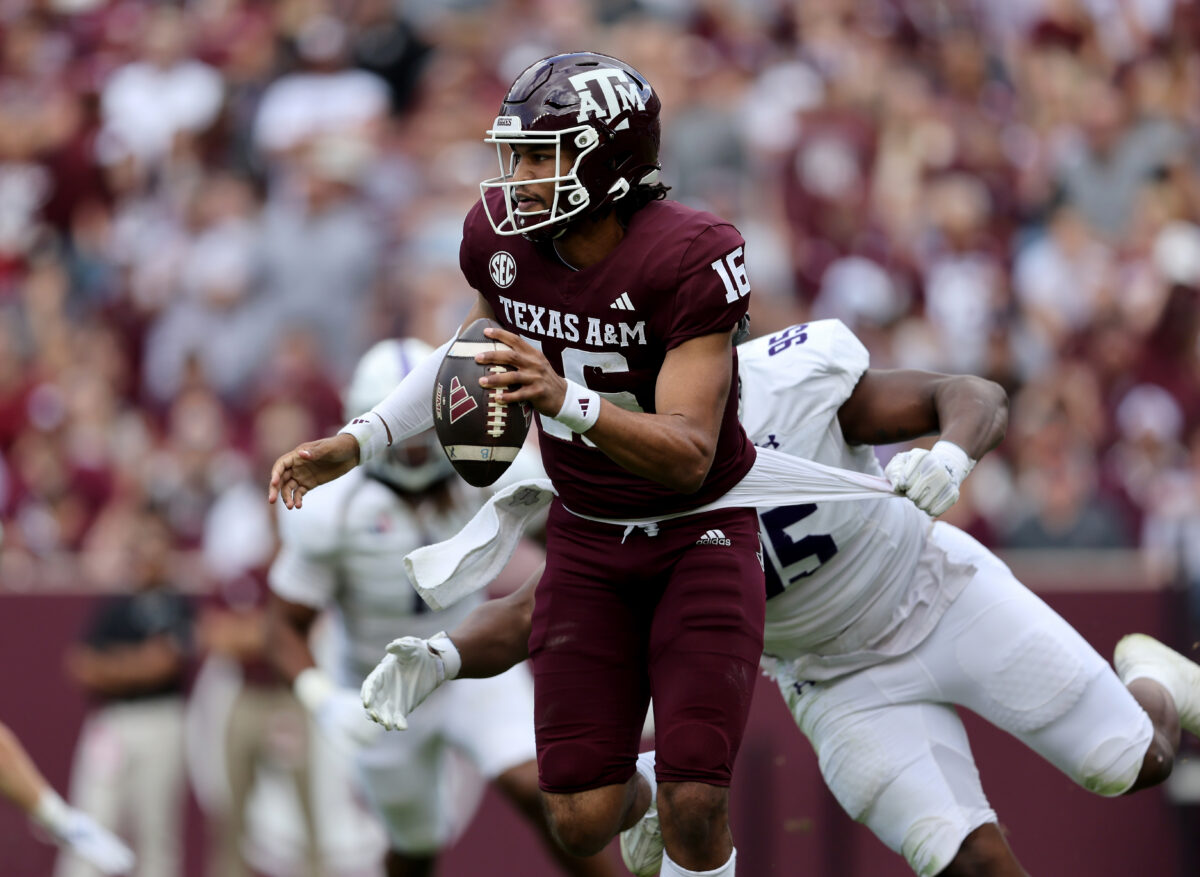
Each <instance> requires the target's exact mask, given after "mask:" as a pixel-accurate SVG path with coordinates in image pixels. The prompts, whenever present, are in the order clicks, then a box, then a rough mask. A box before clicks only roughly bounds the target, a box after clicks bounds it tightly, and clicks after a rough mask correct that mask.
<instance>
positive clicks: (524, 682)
mask: <svg viewBox="0 0 1200 877" xmlns="http://www.w3.org/2000/svg"><path fill="white" fill-rule="evenodd" d="M445 694H446V697H445V699H446V701H447V703H446V715H447V716H452V717H453V719H451V721H449V722H448V723H447V724H446V737H447V739H449V740H450V741H451V742H452V743H453V744H454V745H456V746H457V747H459V748H460V749H461V750H462V751H463V752H464V753H465V754H466V756H467V757H468V758H469V759H470V760H471V761H472V763H474V764H475V766H476V767H477V768H478V769H479V772H480V773H481V774H482V775H483V777H484V778H485V779H488V780H491V781H492V782H494V783H495V785H496V788H497V789H498V790H499V791H500V793H501V794H503V795H504V797H505V798H506V799H508V801H509V802H510V803H511V804H512V805H513V806H514V807H515V808H516V809H517V810H518V811H519V812H520V813H521V815H522V816H524V817H525V818H526V819H527V820H528V821H529V822H530V824H531V825H532V826H533V828H534V829H535V830H536V831H537V832H538V834H539V835H540V836H541V838H542V839H543V840H544V842H545V845H546V848H547V850H548V851H549V853H550V854H551V855H552V856H553V857H554V858H555V859H556V860H557V861H558V863H559V866H560V868H561V870H562V871H563V873H565V874H575V875H579V877H610V875H612V877H615V875H616V873H617V872H616V870H615V868H614V866H613V865H612V863H611V861H610V860H609V859H608V858H607V857H605V856H604V854H603V853H600V854H597V855H594V856H587V857H577V856H572V855H570V854H568V853H567V852H566V851H565V850H563V849H562V847H561V846H560V845H559V844H557V843H556V842H555V841H554V838H553V836H552V835H551V833H550V824H549V822H548V821H547V819H546V811H545V808H544V807H543V806H542V795H541V791H540V789H539V788H538V768H537V745H536V743H535V741H534V732H533V677H532V676H530V674H529V668H528V667H526V666H524V665H519V666H516V667H513V668H511V669H509V670H507V671H505V672H504V673H502V674H500V675H499V676H496V677H494V678H491V679H461V680H458V681H457V682H455V684H454V685H453V686H451V687H450V688H449V689H447V690H446V691H445Z"/></svg>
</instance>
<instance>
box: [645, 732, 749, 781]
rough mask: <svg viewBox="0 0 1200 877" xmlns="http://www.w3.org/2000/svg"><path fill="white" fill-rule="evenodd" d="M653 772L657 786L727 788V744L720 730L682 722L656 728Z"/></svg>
mask: <svg viewBox="0 0 1200 877" xmlns="http://www.w3.org/2000/svg"><path fill="white" fill-rule="evenodd" d="M657 733H658V740H657V750H656V753H655V769H656V772H657V774H658V780H659V782H668V783H676V782H683V783H708V784H709V785H714V786H727V785H729V780H730V778H731V777H732V774H733V755H734V753H733V752H731V751H730V746H729V741H728V740H727V739H726V738H725V735H724V733H722V731H721V730H720V729H719V728H715V727H713V726H712V725H708V724H704V723H703V722H683V723H681V724H678V725H674V726H672V727H670V728H665V729H664V728H658V731H657Z"/></svg>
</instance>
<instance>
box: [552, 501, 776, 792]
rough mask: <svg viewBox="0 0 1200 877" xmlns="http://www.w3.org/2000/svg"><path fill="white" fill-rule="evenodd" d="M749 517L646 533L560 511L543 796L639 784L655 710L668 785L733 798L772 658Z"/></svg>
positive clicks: (734, 512)
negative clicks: (766, 652)
mask: <svg viewBox="0 0 1200 877" xmlns="http://www.w3.org/2000/svg"><path fill="white" fill-rule="evenodd" d="M760 551H761V549H760V547H759V540H758V518H757V515H756V514H755V512H754V511H753V510H752V509H723V510H721V511H716V512H707V513H705V514H702V515H690V516H687V517H682V518H675V519H672V520H669V521H664V522H662V523H661V524H659V525H658V527H657V529H656V531H655V528H650V529H649V530H648V529H647V528H644V527H638V528H634V529H633V530H632V531H630V532H626V528H625V527H623V526H618V525H613V524H602V523H598V522H595V521H589V520H586V519H584V518H580V517H577V516H575V515H573V514H571V513H570V512H568V511H567V510H566V509H564V508H563V507H562V505H561V503H559V502H557V501H556V502H555V503H554V505H553V506H552V507H551V510H550V518H549V524H548V530H547V561H546V570H545V572H544V573H543V575H542V580H541V582H540V583H539V584H538V588H537V592H536V602H535V606H534V612H533V629H532V631H531V633H530V639H529V655H530V659H531V662H532V666H533V675H534V686H535V688H534V702H535V718H536V725H537V750H538V772H539V776H540V784H541V787H542V789H543V790H544V791H547V792H554V793H571V792H581V791H585V790H587V789H593V788H599V787H600V786H606V785H612V784H615V783H623V782H625V781H626V780H628V779H629V777H630V776H632V775H633V771H634V762H635V760H636V758H637V753H638V745H639V742H640V739H641V730H642V726H643V722H644V719H645V715H646V707H647V704H648V702H649V700H650V698H651V696H653V698H654V724H655V748H656V750H657V754H656V766H657V774H658V779H659V781H660V782H702V783H708V784H711V785H717V786H727V785H729V781H730V778H731V776H732V773H733V763H734V759H735V757H736V756H737V751H738V746H739V745H740V743H741V739H742V732H743V731H744V729H745V725H746V718H747V715H748V714H749V710H750V698H751V695H752V694H753V692H754V683H755V679H756V677H757V673H758V659H759V656H760V654H761V653H762V630H763V615H764V611H765V600H766V598H765V589H764V586H763V569H762V561H761V554H760Z"/></svg>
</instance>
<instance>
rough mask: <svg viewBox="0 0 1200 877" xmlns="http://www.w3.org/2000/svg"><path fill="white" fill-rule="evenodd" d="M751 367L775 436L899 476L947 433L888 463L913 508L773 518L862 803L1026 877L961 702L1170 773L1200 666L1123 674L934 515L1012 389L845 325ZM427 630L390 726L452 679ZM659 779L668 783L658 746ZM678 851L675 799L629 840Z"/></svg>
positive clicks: (403, 656)
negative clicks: (664, 814)
mask: <svg viewBox="0 0 1200 877" xmlns="http://www.w3.org/2000/svg"><path fill="white" fill-rule="evenodd" d="M738 364H739V377H740V386H741V393H742V396H741V402H742V411H741V417H742V422H743V424H744V426H745V428H746V431H747V433H748V434H749V436H750V438H751V440H752V441H753V442H754V443H755V444H756V445H759V446H760V447H771V448H776V449H778V450H780V451H782V452H785V453H788V454H793V455H796V456H799V457H804V458H807V459H810V460H814V461H816V462H819V463H825V464H829V465H833V466H838V467H841V468H845V469H851V470H855V471H859V472H865V473H872V474H879V473H880V471H881V470H880V466H879V463H878V461H877V459H876V457H875V454H874V451H873V450H872V448H871V447H870V446H869V445H870V444H872V443H880V444H882V443H891V442H896V441H901V440H906V439H911V438H915V437H916V436H918V435H921V434H924V433H928V432H931V431H932V432H939V433H940V434H941V436H942V438H943V440H942V441H939V442H938V443H937V444H935V445H934V447H933V449H932V450H931V451H925V450H914V451H908V452H905V453H903V454H899V455H897V457H896V458H894V459H893V460H892V462H891V463H889V465H888V468H887V473H886V474H887V477H888V478H889V479H890V480H891V482H892V483H893V485H894V486H895V487H896V489H897V490H898V492H900V493H904V494H906V495H907V496H908V498H909V499H911V500H912V502H904V501H900V500H896V499H887V498H881V499H878V500H858V501H853V502H830V503H822V504H820V505H817V504H813V503H808V504H801V505H794V506H786V507H781V508H775V509H768V510H763V511H761V513H760V519H761V535H762V539H763V545H764V559H765V563H766V568H767V588H768V601H767V616H766V619H767V620H766V635H765V654H764V659H763V665H764V669H765V670H766V672H767V673H768V674H769V675H770V676H771V677H772V678H773V679H774V680H775V681H776V683H777V684H778V686H779V689H780V691H781V693H782V694H783V697H784V699H785V701H786V702H787V705H788V707H789V709H790V710H791V713H792V715H793V717H794V718H795V720H796V723H797V725H798V726H799V728H800V730H801V731H802V732H803V733H804V734H805V736H806V737H807V738H808V739H809V740H810V741H811V743H812V745H813V748H814V749H815V750H816V753H817V757H818V760H819V764H820V769H821V773H822V775H823V777H824V778H825V781H826V783H827V784H828V785H829V788H830V789H831V790H832V791H833V793H834V795H835V796H836V797H837V799H838V801H839V802H840V803H841V804H842V806H843V807H844V808H845V809H846V811H847V812H848V813H849V814H850V815H851V816H852V817H854V818H855V819H857V820H859V821H861V822H864V823H865V824H866V825H867V826H868V827H869V828H870V829H871V830H872V831H874V832H875V834H876V835H878V836H879V838H880V839H881V840H882V841H883V842H884V843H886V844H887V845H888V846H889V847H890V848H891V849H893V850H895V851H896V852H898V853H900V854H901V855H903V856H904V857H905V859H907V861H908V862H909V864H910V865H911V866H912V868H913V870H914V871H915V872H917V873H918V874H920V875H934V874H939V875H966V874H971V875H983V874H986V875H996V877H1006V875H1022V874H1024V873H1025V872H1024V871H1023V870H1022V868H1021V866H1020V865H1019V864H1018V863H1017V861H1016V859H1015V857H1014V856H1013V854H1012V852H1011V850H1010V849H1009V847H1008V845H1007V844H1006V842H1005V840H1004V838H1003V836H1002V835H1001V833H1000V831H999V828H998V826H997V820H996V814H995V813H994V812H993V811H992V809H991V807H990V806H989V804H988V801H987V797H986V796H985V795H984V792H983V789H982V787H981V785H980V780H979V775H978V772H977V770H976V768H975V764H974V760H973V758H972V755H971V751H970V748H969V746H968V742H967V738H966V734H965V731H964V728H963V725H962V723H961V721H960V720H959V718H958V716H957V714H956V713H955V711H954V705H960V706H964V707H967V708H968V709H970V710H972V711H974V712H976V713H978V714H979V715H981V716H983V717H984V718H986V719H988V720H989V721H991V722H992V723H994V724H995V725H997V726H998V727H1001V728H1003V729H1004V730H1006V731H1008V732H1009V733H1011V734H1013V735H1014V736H1016V737H1018V738H1019V739H1020V740H1022V741H1023V742H1024V743H1025V744H1026V745H1028V746H1030V747H1031V748H1032V749H1034V750H1035V751H1036V752H1038V753H1039V754H1040V755H1042V756H1043V757H1044V758H1046V759H1047V760H1048V761H1050V762H1051V763H1052V764H1054V765H1055V766H1056V767H1058V768H1059V769H1060V770H1062V771H1063V772H1064V773H1066V774H1067V775H1068V776H1070V777H1071V778H1072V779H1074V780H1075V781H1076V782H1077V783H1079V784H1080V785H1082V786H1084V787H1085V788H1087V789H1089V790H1091V791H1093V792H1096V793H1097V794H1101V795H1109V796H1115V795H1120V794H1124V793H1126V792H1129V791H1133V790H1135V789H1140V788H1144V787H1147V786H1150V785H1154V784H1156V783H1158V782H1161V781H1162V780H1163V779H1165V778H1166V776H1167V775H1168V774H1169V773H1170V770H1171V765H1172V759H1173V757H1174V755H1175V752H1176V749H1177V748H1178V744H1179V734H1180V721H1181V719H1182V723H1183V726H1184V727H1185V728H1187V729H1188V730H1190V731H1192V732H1193V733H1196V732H1198V731H1200V703H1198V701H1200V667H1197V666H1196V665H1194V664H1192V663H1191V662H1190V661H1187V660H1186V659H1184V658H1182V656H1179V655H1177V654H1176V653H1174V652H1172V651H1171V650H1169V649H1167V648H1166V647H1164V646H1162V645H1161V644H1159V643H1157V642H1156V641H1154V640H1152V639H1151V638H1149V637H1145V636H1141V635H1133V636H1130V637H1126V638H1125V639H1124V640H1122V642H1121V643H1120V644H1119V645H1118V647H1117V655H1116V663H1117V666H1118V668H1119V671H1120V674H1121V677H1120V678H1118V675H1117V674H1116V673H1114V672H1113V671H1112V669H1111V668H1110V667H1109V665H1108V663H1107V662H1106V661H1105V660H1104V659H1103V658H1101V657H1100V655H1098V654H1097V653H1096V652H1095V650H1094V649H1092V647H1091V646H1089V645H1088V643H1087V642H1086V641H1085V640H1084V639H1083V638H1082V637H1081V636H1080V635H1079V634H1078V633H1077V632H1076V631H1075V630H1074V629H1073V628H1072V627H1071V626H1070V625H1068V624H1067V623H1066V622H1065V621H1064V620H1063V619H1062V618H1061V617H1059V616H1058V615H1057V614H1056V613H1055V612H1054V611H1053V610H1052V609H1050V608H1049V607H1048V606H1047V605H1046V604H1045V603H1043V602H1042V601H1041V600H1040V599H1039V598H1038V597H1036V596H1035V595H1034V594H1033V593H1032V592H1030V591H1029V590H1028V589H1026V588H1025V587H1024V586H1023V585H1022V584H1021V583H1020V582H1018V581H1017V580H1016V579H1015V578H1014V577H1013V575H1012V573H1011V571H1010V570H1009V569H1008V568H1007V567H1006V566H1005V565H1004V564H1003V563H1002V562H1001V561H1000V560H999V559H997V558H996V557H995V555H993V554H992V553H991V552H990V551H988V550H987V549H985V548H984V547H983V546H982V545H980V544H979V543H978V542H977V541H975V540H974V539H973V538H971V537H970V536H968V535H967V534H966V533H964V532H962V531H961V530H959V529H957V528H955V527H953V526H950V525H949V524H945V523H935V522H934V521H933V520H932V518H931V515H933V516H936V515H939V514H941V513H942V512H944V511H945V510H946V509H947V508H949V507H950V506H951V505H952V504H953V503H954V501H955V500H956V499H957V497H958V487H959V485H960V484H961V482H962V479H963V478H964V477H965V476H966V475H967V474H968V472H969V471H970V469H971V467H972V466H973V465H974V462H973V460H972V459H971V456H972V455H974V456H975V457H978V456H979V455H981V454H982V453H983V452H986V451H987V450H988V449H990V448H991V447H993V446H994V445H995V444H996V443H998V442H999V440H1000V438H1001V436H1002V435H1003V432H1004V428H1005V425H1006V416H1007V404H1006V401H1005V398H1004V394H1003V391H1002V390H1000V388H999V387H997V386H996V385H994V384H991V383H990V382H987V381H983V380H981V379H979V378H973V377H951V376H944V375H933V374H928V373H919V372H887V371H872V370H869V369H868V354H867V351H866V349H865V348H864V347H863V345H862V344H861V343H860V342H859V341H858V339H857V338H855V337H854V336H853V334H851V333H850V331H849V330H848V329H846V328H845V326H843V325H842V324H841V323H840V322H838V321H835V320H827V321H821V322H814V323H808V324H804V325H799V326H792V327H791V328H789V329H787V330H785V331H783V332H780V333H779V334H777V335H774V336H770V337H764V338H759V339H757V340H754V341H751V342H749V343H747V344H743V345H742V346H741V347H739V348H738ZM951 436H952V437H953V438H954V439H955V440H956V442H957V443H952V442H949V441H946V440H945V439H946V438H947V437H951ZM964 449H966V450H964ZM533 587H534V585H533V584H532V583H531V584H529V585H527V586H526V587H525V588H523V589H521V591H518V592H517V593H515V594H513V595H512V596H511V597H509V598H505V599H504V600H498V601H492V602H491V603H489V604H486V605H485V606H484V607H481V608H480V609H479V610H478V611H477V612H476V613H474V614H473V616H472V618H471V619H470V620H469V622H468V623H467V624H466V625H464V626H463V627H461V628H459V629H456V630H454V631H453V632H452V635H451V636H450V637H449V638H448V639H449V645H450V647H451V648H454V649H455V650H454V652H453V654H454V655H455V661H456V662H459V663H460V666H459V667H458V672H460V673H461V675H464V676H483V675H486V674H488V673H493V672H497V671H499V670H501V669H503V668H504V667H507V666H509V665H511V663H512V662H514V661H517V660H519V659H520V658H521V657H522V655H523V654H524V648H525V638H524V637H525V634H526V633H527V631H528V621H527V620H524V621H523V620H522V619H527V614H528V612H529V611H530V606H531V605H532V599H531V596H532V590H533ZM419 643H420V640H419V639H414V638H409V637H405V638H402V639H401V640H397V641H396V642H395V643H393V644H392V645H391V646H389V649H388V651H389V655H388V657H386V658H385V660H384V661H383V662H382V663H381V664H380V665H379V668H378V669H377V670H376V671H374V673H373V678H369V679H368V683H367V684H366V685H364V688H363V695H364V702H365V703H366V705H367V707H368V709H369V710H371V711H372V712H373V713H374V714H375V715H376V716H382V717H383V719H384V721H386V722H388V723H389V724H390V723H394V722H395V721H397V720H398V718H399V717H400V716H401V715H403V714H406V712H407V710H409V709H411V708H412V707H413V706H415V705H416V704H419V703H420V702H421V699H422V697H423V696H424V694H425V692H426V691H427V690H431V688H432V687H435V686H436V684H440V683H438V682H435V680H437V679H438V676H437V670H436V668H437V667H438V666H439V661H440V659H439V657H438V656H436V655H434V654H433V653H431V652H430V650H429V649H428V648H423V647H418V644H419ZM443 644H444V645H445V642H444V643H443ZM1122 680H1124V682H1123V681H1122ZM639 771H640V772H642V774H643V776H646V777H647V779H648V780H651V781H652V780H653V776H654V773H653V769H652V762H651V761H650V759H644V760H643V761H640V762H639ZM660 851H661V839H660V838H659V837H658V834H657V830H656V826H655V824H654V818H653V811H651V812H650V813H648V818H646V819H644V820H643V821H642V822H641V823H639V825H638V826H635V827H634V828H633V829H630V830H629V831H627V832H625V833H624V834H623V835H622V852H623V854H624V855H625V860H626V864H627V865H629V867H630V869H631V870H632V871H633V872H634V873H635V874H639V875H649V874H654V873H656V872H657V864H658V860H659V858H660V857H661V853H660Z"/></svg>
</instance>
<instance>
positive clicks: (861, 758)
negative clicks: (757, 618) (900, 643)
mask: <svg viewBox="0 0 1200 877" xmlns="http://www.w3.org/2000/svg"><path fill="white" fill-rule="evenodd" d="M788 674H789V671H788V669H787V668H786V666H783V667H781V668H779V669H778V670H777V672H776V673H775V674H774V676H775V680H776V682H777V683H778V684H779V688H780V691H781V692H782V694H783V697H784V700H785V702H786V703H787V705H788V709H789V711H790V712H791V713H792V717H793V718H794V719H795V720H796V724H797V725H798V726H799V728H800V730H801V731H802V732H803V733H804V735H805V736H806V737H807V738H808V739H809V741H810V742H811V743H812V745H813V749H814V750H815V751H816V753H817V761H818V764H819V766H820V770H821V775H822V776H823V777H824V779H825V783H826V785H827V786H828V787H829V790H830V791H831V792H832V793H833V795H834V797H835V798H837V800H838V803H839V804H841V805H842V808H843V809H844V810H845V811H846V812H847V813H848V814H849V815H850V816H851V817H852V818H853V819H855V820H857V821H859V822H862V823H863V824H865V825H866V826H867V827H868V828H869V829H871V831H872V832H874V834H875V835H876V836H877V837H878V838H879V839H880V840H881V841H883V843H884V844H885V845H886V846H888V847H889V848H890V849H891V850H893V851H894V852H896V853H898V854H900V855H902V856H903V857H904V858H905V860H906V861H907V862H908V864H909V866H910V867H911V868H912V869H913V871H915V872H916V873H917V874H919V875H921V877H932V875H935V874H936V875H944V877H966V875H989V877H1015V875H1023V874H1024V871H1022V870H1021V867H1020V865H1019V864H1018V863H1017V861H1016V858H1015V857H1014V856H1013V853H1012V851H1011V850H1010V849H1009V848H1008V844H1007V843H1005V842H1004V838H1003V836H1002V835H1001V834H1000V831H999V828H998V826H997V825H996V814H995V813H994V812H993V811H992V809H991V806H990V805H989V804H988V801H987V797H986V796H985V795H984V792H983V787H982V785H981V784H980V781H979V772H978V771H977V770H976V767H975V760H974V757H973V756H972V754H971V747H970V744H969V743H968V741H967V735H966V731H965V729H964V728H963V725H962V721H961V720H960V719H959V717H958V715H957V713H955V711H954V709H953V708H952V707H950V706H947V705H945V704H936V703H928V702H924V700H925V699H926V698H930V697H933V696H934V694H935V693H934V692H933V691H931V690H930V688H929V686H928V684H927V677H925V676H924V675H923V674H922V672H921V670H920V668H919V667H917V666H916V665H914V664H912V663H911V662H907V661H906V659H905V658H899V659H895V660H893V661H889V662H887V663H886V664H882V665H879V666H877V667H871V668H868V669H866V670H861V671H859V672H857V673H853V674H851V675H849V676H845V677H841V678H839V679H836V680H833V681H831V682H823V683H813V682H807V681H804V680H798V679H795V678H794V677H792V676H790V675H788ZM906 697H908V698H912V699H913V700H914V701H915V702H911V703H899V704H897V703H894V702H893V701H895V700H903V699H904V698H906Z"/></svg>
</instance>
